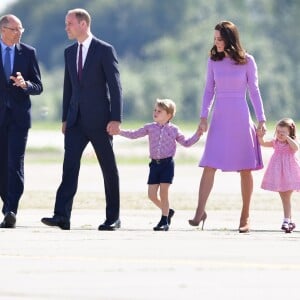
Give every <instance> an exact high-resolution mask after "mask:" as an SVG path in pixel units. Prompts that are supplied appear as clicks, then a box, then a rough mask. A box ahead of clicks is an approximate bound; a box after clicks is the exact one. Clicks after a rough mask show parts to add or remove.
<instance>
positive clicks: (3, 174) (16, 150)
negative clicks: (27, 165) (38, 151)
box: [0, 108, 28, 214]
mask: <svg viewBox="0 0 300 300" xmlns="http://www.w3.org/2000/svg"><path fill="white" fill-rule="evenodd" d="M6 110H7V111H6V114H5V120H4V122H3V123H2V124H1V126H0V197H1V199H2V201H3V207H2V213H3V214H6V213H7V212H10V211H12V212H14V213H15V214H17V211H18V206H19V201H20V198H21V196H22V194H23V191H24V157H25V149H26V144H27V137H28V128H23V127H20V126H18V125H17V124H16V122H15V120H14V119H13V117H12V113H11V110H10V109H9V108H6Z"/></svg>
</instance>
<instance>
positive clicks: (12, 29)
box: [3, 26, 25, 33]
mask: <svg viewBox="0 0 300 300" xmlns="http://www.w3.org/2000/svg"><path fill="white" fill-rule="evenodd" d="M3 27H4V28H7V29H9V30H11V31H12V32H13V33H18V32H20V33H23V32H24V31H25V28H11V27H7V26H3Z"/></svg>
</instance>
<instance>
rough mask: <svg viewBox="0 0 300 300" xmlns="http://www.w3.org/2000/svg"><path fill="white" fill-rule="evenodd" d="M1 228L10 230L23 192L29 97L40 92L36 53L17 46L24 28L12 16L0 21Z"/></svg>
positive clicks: (27, 47) (29, 106) (28, 122)
mask: <svg viewBox="0 0 300 300" xmlns="http://www.w3.org/2000/svg"><path fill="white" fill-rule="evenodd" d="M0 30H1V47H0V51H1V56H0V57H1V62H0V197H1V199H2V201H3V207H2V213H3V214H4V220H3V222H2V223H1V224H0V227H1V228H14V227H15V225H16V215H17V211H18V205H19V200H20V198H21V196H22V194H23V191H24V155H25V148H26V142H27V136H28V130H29V128H30V126H31V112H30V110H31V101H30V95H39V94H40V93H41V92H42V91H43V86H42V82H41V75H40V70H39V66H38V62H37V58H36V51H35V49H34V48H32V47H31V46H28V45H25V44H23V43H21V42H20V39H21V36H22V33H23V32H24V28H23V27H22V23H21V21H20V20H19V19H18V18H17V17H16V16H14V15H5V16H2V17H1V18H0Z"/></svg>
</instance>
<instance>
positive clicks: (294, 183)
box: [257, 118, 300, 233]
mask: <svg viewBox="0 0 300 300" xmlns="http://www.w3.org/2000/svg"><path fill="white" fill-rule="evenodd" d="M257 135H258V140H259V143H260V144H261V146H264V147H273V148H274V153H273V155H272V157H271V159H270V162H269V165H268V167H267V169H266V171H265V174H264V177H263V180H262V184H261V187H262V188H263V189H265V190H269V191H274V192H279V195H280V198H281V200H282V206H283V213H284V219H283V224H282V226H281V229H282V230H284V231H285V232H286V233H289V232H292V231H293V230H294V229H295V227H296V225H295V223H293V222H292V219H291V217H292V213H291V197H292V193H293V191H299V190H300V162H299V160H298V158H297V151H298V150H299V144H298V142H297V140H296V126H295V123H294V121H293V120H292V119H290V118H284V119H282V120H280V121H279V122H278V123H277V125H276V131H275V138H274V139H272V140H271V141H265V140H264V138H263V135H264V134H263V133H262V132H261V130H257Z"/></svg>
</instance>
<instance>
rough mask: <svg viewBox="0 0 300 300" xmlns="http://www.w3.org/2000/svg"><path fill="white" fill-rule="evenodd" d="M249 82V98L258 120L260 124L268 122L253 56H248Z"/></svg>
mask: <svg viewBox="0 0 300 300" xmlns="http://www.w3.org/2000/svg"><path fill="white" fill-rule="evenodd" d="M247 81H248V91H249V96H250V100H251V103H252V105H253V108H254V111H255V115H256V119H257V120H258V121H259V122H261V121H266V117H265V113H264V107H263V102H262V99H261V95H260V90H259V85H258V74H257V66H256V62H255V60H254V58H253V56H251V55H248V62H247Z"/></svg>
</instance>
